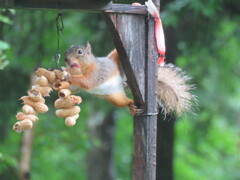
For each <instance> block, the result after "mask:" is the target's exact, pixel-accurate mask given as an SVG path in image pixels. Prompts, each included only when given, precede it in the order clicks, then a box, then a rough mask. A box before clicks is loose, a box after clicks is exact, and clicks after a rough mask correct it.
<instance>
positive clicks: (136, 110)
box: [129, 102, 144, 116]
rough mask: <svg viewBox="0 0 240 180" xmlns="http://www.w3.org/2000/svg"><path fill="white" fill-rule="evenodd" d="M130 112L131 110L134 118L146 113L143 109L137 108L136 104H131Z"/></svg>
mask: <svg viewBox="0 0 240 180" xmlns="http://www.w3.org/2000/svg"><path fill="white" fill-rule="evenodd" d="M129 110H130V113H131V115H133V116H136V115H139V114H142V113H143V111H144V110H143V109H142V108H141V107H138V106H136V105H135V104H134V102H132V103H130V104H129Z"/></svg>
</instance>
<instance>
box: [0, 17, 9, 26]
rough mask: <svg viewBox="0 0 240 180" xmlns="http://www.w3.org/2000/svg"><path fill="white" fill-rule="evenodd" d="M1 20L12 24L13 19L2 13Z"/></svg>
mask: <svg viewBox="0 0 240 180" xmlns="http://www.w3.org/2000/svg"><path fill="white" fill-rule="evenodd" d="M0 22H3V23H5V24H12V21H11V19H10V18H9V17H7V16H3V15H0Z"/></svg>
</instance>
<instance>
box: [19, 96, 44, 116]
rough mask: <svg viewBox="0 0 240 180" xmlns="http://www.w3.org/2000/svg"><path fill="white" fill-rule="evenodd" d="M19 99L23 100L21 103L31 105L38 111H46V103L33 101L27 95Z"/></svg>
mask: <svg viewBox="0 0 240 180" xmlns="http://www.w3.org/2000/svg"><path fill="white" fill-rule="evenodd" d="M21 100H23V104H27V105H30V106H32V107H33V108H34V109H35V110H36V111H37V112H39V113H46V112H47V111H48V107H47V106H46V104H44V103H42V102H36V101H33V100H32V99H30V98H29V97H28V96H23V97H21Z"/></svg>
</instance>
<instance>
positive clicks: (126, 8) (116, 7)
mask: <svg viewBox="0 0 240 180" xmlns="http://www.w3.org/2000/svg"><path fill="white" fill-rule="evenodd" d="M105 12H108V13H119V14H120V13H121V14H142V15H147V14H148V11H147V7H146V6H145V5H142V6H132V5H129V4H112V5H111V6H109V9H106V10H105Z"/></svg>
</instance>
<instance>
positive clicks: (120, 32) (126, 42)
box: [104, 12, 157, 180]
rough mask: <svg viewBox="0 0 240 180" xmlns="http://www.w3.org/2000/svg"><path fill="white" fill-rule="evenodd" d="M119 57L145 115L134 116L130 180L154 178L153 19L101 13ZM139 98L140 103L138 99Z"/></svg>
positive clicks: (155, 79) (154, 91) (155, 60)
mask: <svg viewBox="0 0 240 180" xmlns="http://www.w3.org/2000/svg"><path fill="white" fill-rule="evenodd" d="M104 18H105V20H106V22H107V25H108V28H109V30H110V32H111V34H112V37H113V41H114V43H115V46H116V48H117V50H118V52H119V54H120V58H121V63H122V66H123V68H124V70H125V73H126V76H127V79H128V84H129V86H130V87H131V90H132V93H133V96H134V100H135V102H136V104H138V103H141V101H143V102H144V104H143V108H144V110H145V112H144V113H143V114H142V115H139V116H135V117H134V141H133V142H134V145H133V172H132V179H133V180H155V179H156V135H157V114H156V113H157V97H156V83H157V53H156V45H155V39H154V29H153V27H154V20H153V19H152V18H149V19H148V18H147V17H146V16H142V15H141V16H140V15H125V14H116V13H106V12H105V13H104ZM140 98H142V100H141V99H140Z"/></svg>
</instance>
